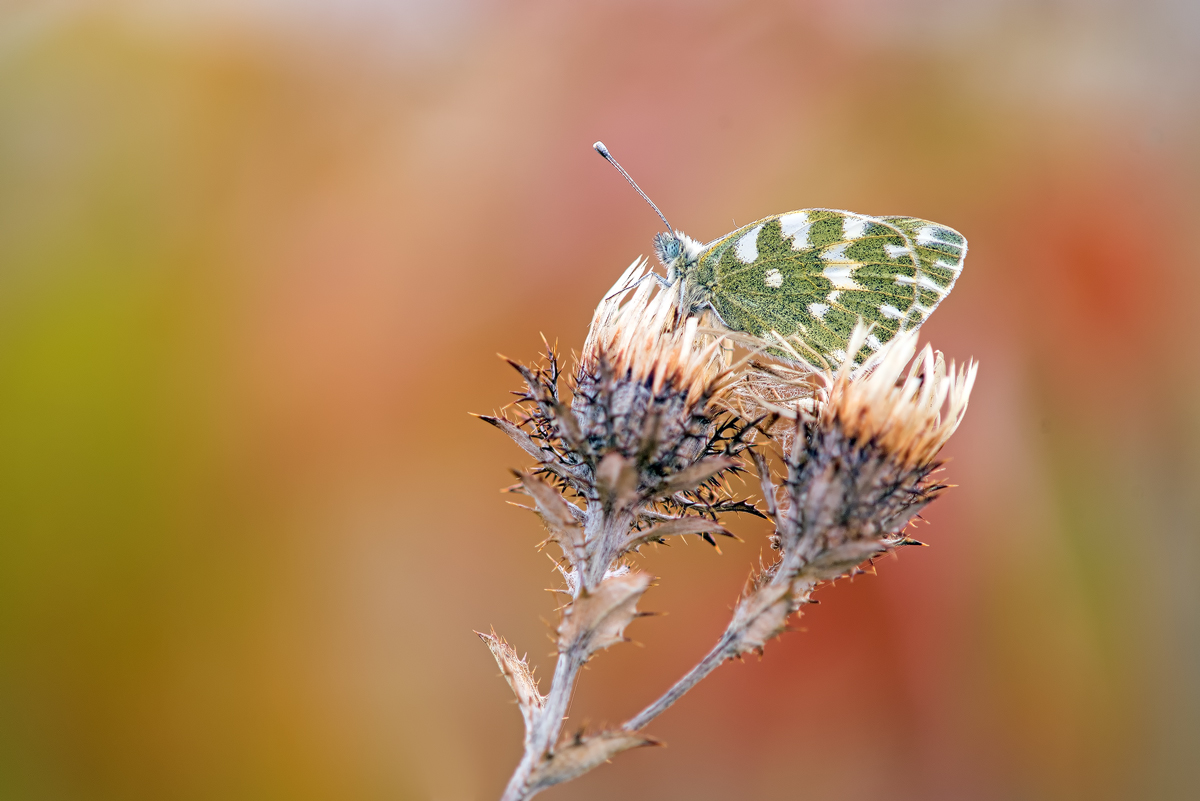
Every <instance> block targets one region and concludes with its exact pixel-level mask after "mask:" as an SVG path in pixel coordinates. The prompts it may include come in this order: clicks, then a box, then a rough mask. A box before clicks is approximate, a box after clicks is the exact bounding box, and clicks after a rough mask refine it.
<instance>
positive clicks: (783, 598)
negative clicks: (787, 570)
mask: <svg viewBox="0 0 1200 801" xmlns="http://www.w3.org/2000/svg"><path fill="white" fill-rule="evenodd" d="M795 608H796V604H795V603H794V601H793V598H792V588H791V587H790V586H788V585H787V584H767V585H765V586H763V587H759V588H758V589H757V590H755V591H754V592H752V593H751V594H749V595H747V596H746V597H744V598H742V600H741V601H740V602H739V603H738V606H737V609H736V610H734V613H733V620H732V621H730V623H729V628H730V629H734V630H737V631H739V632H740V636H739V637H738V638H737V640H735V644H736V646H737V653H745V652H746V651H753V650H756V649H761V648H763V647H764V646H765V645H766V644H767V641H768V640H770V639H773V638H775V637H778V636H779V635H780V634H782V633H783V632H784V631H786V630H787V619H788V616H789V615H790V614H791V613H792V611H793V610H794V609H795Z"/></svg>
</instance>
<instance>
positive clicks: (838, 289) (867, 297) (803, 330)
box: [687, 209, 967, 364]
mask: <svg viewBox="0 0 1200 801" xmlns="http://www.w3.org/2000/svg"><path fill="white" fill-rule="evenodd" d="M966 253H967V242H966V240H965V239H964V238H963V236H962V235H961V234H959V233H958V232H957V231H955V230H953V229H951V228H947V227H946V226H944V225H938V224H937V223H932V222H929V221H927V220H920V219H916V218H914V217H868V216H865V215H862V214H855V213H853V212H849V211H837V210H833V209H803V210H801V211H792V212H788V213H786V214H778V215H775V216H772V217H767V218H764V219H762V220H758V221H757V222H754V223H751V224H750V225H747V226H744V227H742V228H739V229H738V230H736V231H734V232H733V233H731V234H729V235H727V236H725V237H722V238H721V239H718V240H716V241H715V242H712V243H710V244H709V245H707V246H706V248H705V250H704V252H702V253H701V254H700V257H699V259H698V261H697V263H696V264H695V266H694V267H693V268H692V270H691V271H690V275H689V276H687V279H688V281H689V283H691V284H692V285H693V286H694V287H695V289H696V290H697V293H698V295H699V296H700V297H701V298H707V300H708V301H709V302H710V303H711V304H712V307H713V308H714V309H715V310H716V312H717V314H719V315H720V317H721V319H722V320H723V321H724V323H725V325H727V326H728V327H729V328H731V329H733V330H736V331H744V332H746V333H748V334H752V335H754V336H758V337H766V336H769V335H770V333H771V332H772V331H774V332H777V333H779V334H781V335H783V336H785V337H792V336H797V337H799V338H800V339H801V340H802V341H803V342H804V343H806V344H807V345H808V346H809V347H811V348H812V349H813V350H815V351H816V352H817V353H819V354H820V355H821V356H822V357H823V358H825V359H827V360H829V361H830V362H832V363H834V364H837V363H840V362H842V361H844V360H845V358H846V355H847V354H846V350H845V348H846V344H847V340H848V339H849V337H850V333H851V331H852V330H853V328H854V325H855V322H856V321H857V320H858V318H860V317H861V318H862V319H863V320H864V321H865V322H866V323H868V324H874V327H873V329H872V331H871V335H870V336H869V337H868V338H867V343H868V344H867V345H866V346H864V348H863V349H862V350H861V351H860V352H859V353H857V354H854V359H855V361H856V362H862V361H863V360H864V359H865V358H867V357H868V356H869V355H870V354H871V352H873V351H875V350H878V349H879V348H880V347H882V345H883V344H884V343H886V342H887V341H888V340H890V339H891V338H892V337H894V336H895V335H896V334H897V332H900V331H908V330H911V329H914V328H916V327H917V326H919V325H920V324H921V323H923V322H924V321H925V318H926V317H928V316H929V314H930V313H931V312H932V311H933V310H934V309H935V308H936V307H937V305H938V303H940V302H941V301H942V299H943V298H945V297H946V295H948V294H949V293H950V290H951V288H953V286H954V281H955V279H957V278H958V274H959V272H961V271H962V266H963V259H964V257H965V256H966ZM801 350H802V349H801ZM772 353H773V354H774V355H778V356H784V357H786V354H785V353H782V352H778V351H772Z"/></svg>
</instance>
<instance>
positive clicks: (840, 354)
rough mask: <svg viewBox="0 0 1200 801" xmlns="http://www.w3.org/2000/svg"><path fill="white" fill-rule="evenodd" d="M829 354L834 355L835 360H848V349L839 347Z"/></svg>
mask: <svg viewBox="0 0 1200 801" xmlns="http://www.w3.org/2000/svg"><path fill="white" fill-rule="evenodd" d="M829 355H830V356H832V357H833V359H834V361H837V362H844V361H846V351H844V350H842V349H841V348H838V349H837V350H835V351H834V352H833V353H831V354H829Z"/></svg>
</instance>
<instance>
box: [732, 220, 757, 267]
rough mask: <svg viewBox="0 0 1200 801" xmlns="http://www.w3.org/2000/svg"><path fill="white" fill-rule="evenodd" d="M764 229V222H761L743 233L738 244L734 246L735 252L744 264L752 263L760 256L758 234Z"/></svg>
mask: <svg viewBox="0 0 1200 801" xmlns="http://www.w3.org/2000/svg"><path fill="white" fill-rule="evenodd" d="M762 229H763V227H762V224H761V223H759V224H758V225H756V226H754V227H753V228H751V229H750V230H749V231H747V232H746V233H744V234H742V236H741V238H740V239H738V241H737V244H736V245H734V246H733V252H734V253H735V254H736V255H737V257H738V260H739V261H741V262H742V264H750V263H751V262H753V261H754V260H755V259H757V258H758V234H759V232H760V231H762Z"/></svg>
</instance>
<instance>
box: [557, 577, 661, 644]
mask: <svg viewBox="0 0 1200 801" xmlns="http://www.w3.org/2000/svg"><path fill="white" fill-rule="evenodd" d="M650 581H651V576H650V574H648V573H625V574H624V575H617V576H610V577H608V578H605V579H604V580H603V581H601V582H600V585H599V586H598V587H596V589H595V590H593V591H591V592H588V591H587V590H584V591H583V592H582V593H581V594H580V595H579V597H578V598H576V599H575V600H574V601H572V602H571V604H570V606H568V607H567V608H566V609H565V610H563V619H562V622H561V623H560V624H559V626H558V650H559V652H560V653H562V652H565V651H567V650H568V649H571V648H574V649H578V650H580V651H582V652H583V656H584V657H585V658H587V657H589V656H591V655H592V654H593V653H595V652H596V651H599V650H600V649H602V648H607V647H609V646H610V645H615V644H616V643H619V642H625V627H626V626H628V625H629V624H630V623H631V622H632V621H633V619H634V618H635V617H639V613H638V611H637V602H638V599H639V598H641V597H642V593H644V592H645V591H646V588H647V587H649V586H650Z"/></svg>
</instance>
